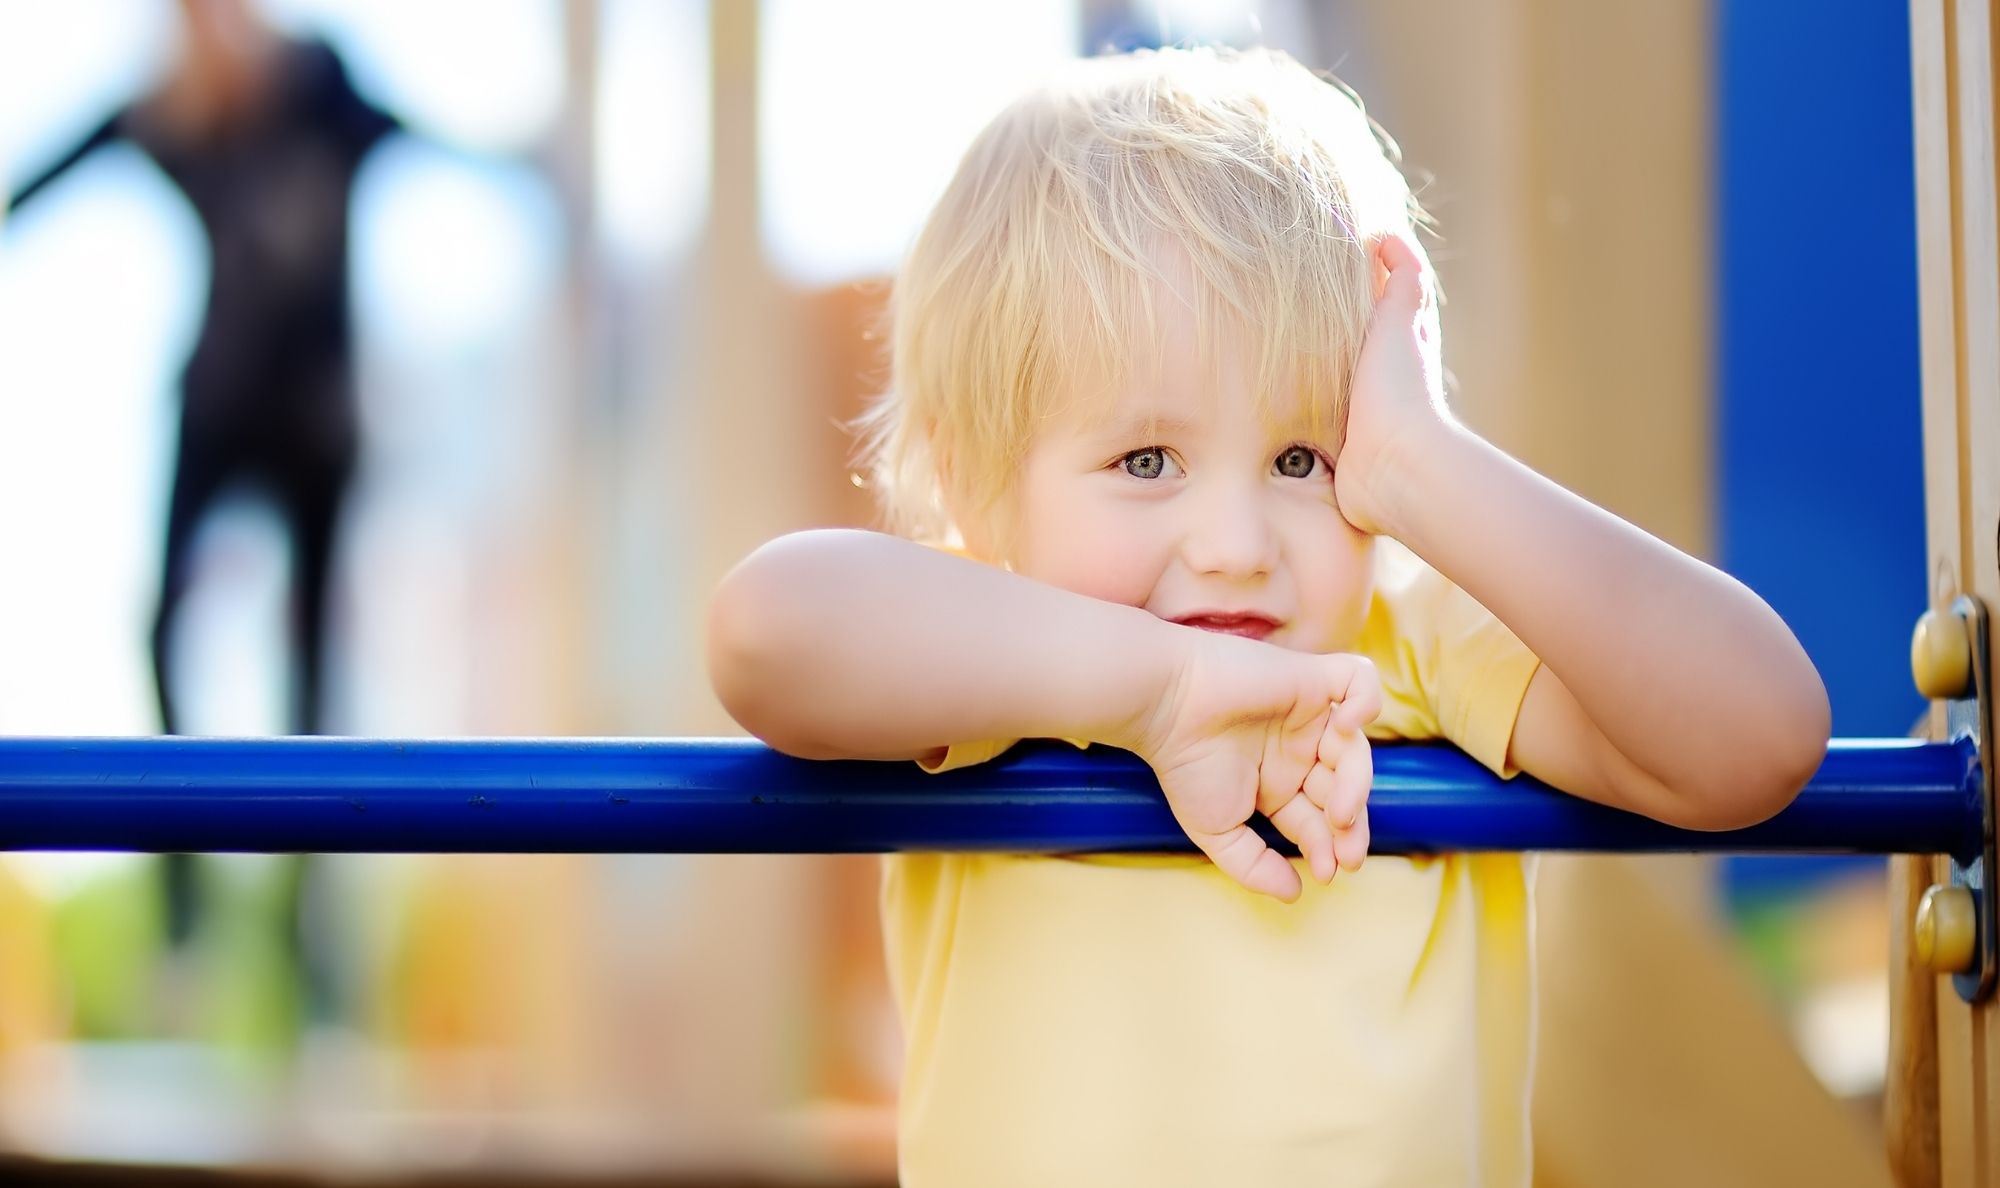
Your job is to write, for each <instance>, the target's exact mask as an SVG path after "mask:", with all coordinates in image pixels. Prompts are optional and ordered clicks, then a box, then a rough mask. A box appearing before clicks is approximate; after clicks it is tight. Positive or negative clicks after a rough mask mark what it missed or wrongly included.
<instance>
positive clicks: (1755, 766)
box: [1705, 677, 1833, 829]
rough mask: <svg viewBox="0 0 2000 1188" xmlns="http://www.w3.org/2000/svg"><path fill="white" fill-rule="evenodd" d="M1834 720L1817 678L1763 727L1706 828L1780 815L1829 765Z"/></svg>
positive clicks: (1730, 826) (1740, 826) (1742, 757)
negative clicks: (1827, 755)
mask: <svg viewBox="0 0 2000 1188" xmlns="http://www.w3.org/2000/svg"><path fill="white" fill-rule="evenodd" d="M1832 720H1833V714H1832V710H1831V709H1830V707H1829V706H1828V704H1827V698H1826V688H1825V686H1823V685H1822V684H1820V682H1819V680H1818V679H1817V677H1815V678H1814V680H1813V681H1812V683H1811V686H1810V689H1809V691H1806V692H1803V693H1801V694H1800V695H1799V696H1796V697H1795V698H1793V699H1791V700H1790V701H1788V702H1787V703H1786V704H1785V705H1783V706H1782V707H1779V712H1777V713H1774V714H1773V715H1771V717H1770V718H1769V719H1768V720H1767V721H1765V722H1764V723H1762V724H1761V727H1760V729H1759V732H1758V734H1757V735H1756V737H1755V738H1754V739H1752V740H1751V743H1750V745H1749V746H1747V747H1745V748H1744V750H1743V753H1742V754H1741V755H1740V756H1739V761H1738V763H1737V764H1736V765H1735V766H1734V768H1733V770H1732V773H1731V775H1730V778H1729V780H1728V787H1729V789H1730V796H1729V800H1728V803H1727V804H1722V805H1716V806H1714V808H1713V810H1712V814H1713V815H1712V817H1711V819H1710V820H1709V821H1707V822H1705V825H1706V827H1708V828H1711V829H1747V828H1749V827H1750V826H1752V825H1756V824H1760V823H1761V822H1763V821H1766V820H1769V819H1770V818H1772V817H1774V816H1776V815H1778V813H1780V812H1782V811H1783V810H1784V809H1785V807H1786V806H1787V805H1789V804H1791V803H1792V801H1794V800H1796V799H1797V798H1798V795H1799V793H1800V792H1801V791H1803V790H1804V788H1805V786H1806V785H1807V784H1808V783H1810V782H1811V780H1812V778H1813V776H1814V775H1815V774H1817V773H1818V771H1819V769H1820V766H1821V764H1823V763H1825V762H1826V747H1827V743H1828V741H1829V738H1830V735H1831V731H1832Z"/></svg>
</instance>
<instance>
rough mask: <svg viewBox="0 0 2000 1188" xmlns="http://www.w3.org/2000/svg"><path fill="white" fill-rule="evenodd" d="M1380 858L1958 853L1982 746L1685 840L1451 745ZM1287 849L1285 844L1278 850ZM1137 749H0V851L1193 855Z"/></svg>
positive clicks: (1877, 755)
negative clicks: (919, 761) (982, 759)
mask: <svg viewBox="0 0 2000 1188" xmlns="http://www.w3.org/2000/svg"><path fill="white" fill-rule="evenodd" d="M1368 812H1369V821H1370V825H1371V827H1372V831H1373V849H1374V851H1375V852H1376V853H1380V854H1411V853H1433V852H1440V851H1477V850H1621V851H1656V850H1725V849H1742V850H1772V851H1806V852H1814V853H1824V852H1857V851H1858V852H1863V853H1877V854H1879V853H1892V852H1902V851H1907V852H1916V853H1932V852H1937V851H1949V852H1953V853H1958V854H1961V855H1963V854H1967V853H1969V852H1971V850H1972V849H1973V848H1974V847H1976V845H1977V843H1978V838H1979V829H1980V813H1981V804H1980V781H1979V770H1978V766H1977V762H1976V758H1975V756H1974V754H1973V751H1972V748H1971V746H1970V744H1951V743H1918V742H1912V741H1908V740H1902V739H1894V740H1887V741H1883V742H1872V743H1871V742H1866V741H1853V740H1847V741H1842V742H1840V743H1837V744H1836V745H1835V746H1834V747H1833V749H1832V751H1831V752H1830V753H1829V754H1828V756H1827V759H1826V762H1825V763H1824V764H1822V765H1821V767H1820V770H1819V772H1818V773H1817V774H1816V775H1815V776H1814V777H1813V779H1812V782H1811V783H1810V784H1809V785H1808V786H1807V788H1806V790H1805V792H1804V793H1803V794H1801V795H1800V797H1799V798H1798V800H1796V801H1795V802H1793V803H1792V805H1791V806H1790V807H1788V808H1786V809H1785V811H1784V812H1782V813H1780V814H1778V815H1777V816H1776V817H1774V818H1772V819H1771V820H1770V821H1767V822H1765V823H1764V824H1762V825H1759V826H1755V827H1753V828H1751V829H1746V830H1741V831H1738V832H1735V833H1726V834H1717V833H1688V832H1684V831H1681V830H1677V829H1673V828H1671V827H1669V826H1665V825H1661V824H1659V823H1657V822H1655V821H1651V820H1648V819H1646V818H1644V817H1639V816H1635V815H1633V814H1630V813H1624V812H1619V811H1617V810H1615V809H1609V808H1605V807H1603V806H1601V805H1595V804H1591V803H1589V802H1587V801H1583V800H1578V799H1576V798H1575V797H1572V796H1565V795H1563V794H1562V793H1559V792H1555V791H1553V790H1551V789H1549V788H1546V787H1544V786H1542V785H1539V784H1537V783H1535V782H1534V781H1533V780H1529V779H1517V780H1514V781H1512V782H1510V783H1506V784H1503V783H1502V782H1501V781H1500V780H1499V779H1497V778H1496V777H1495V776H1494V775H1493V774H1492V773H1491V772H1489V771H1487V770H1486V769H1485V768H1483V767H1480V766H1479V765H1478V764H1476V763H1474V762H1473V761H1472V760H1471V759H1469V758H1467V757H1466V756H1465V755H1464V754H1463V753H1461V752H1459V751H1457V750H1454V749H1452V748H1450V747H1443V746H1415V745H1407V744H1405V745H1398V746H1385V747H1379V748H1377V749H1376V751H1375V789H1374V792H1373V794H1372V796H1371V798H1370V801H1369V810H1368ZM1270 836H1272V837H1273V840H1276V839H1275V835H1270ZM1190 848H1191V847H1190V845H1189V843H1188V840H1187V838H1186V837H1185V836H1184V835H1183V834H1182V833H1181V831H1180V829H1179V828H1178V827H1177V826H1176V825H1175V824H1174V819H1173V815H1172V814H1171V813H1170V812H1169V811H1168V809H1167V806H1166V802H1165V801H1164V800H1163V799H1162V798H1161V796H1160V790H1159V785H1158V783H1156V782H1155V781H1154V779H1153V773H1152V771H1151V769H1149V768H1148V767H1147V766H1146V765H1145V764H1144V763H1142V762H1141V761H1139V760H1138V759H1137V758H1136V757H1134V756H1132V755H1129V754H1127V753H1125V752H1123V751H1113V750H1107V749H1105V748H1102V747H1099V748H1093V749H1092V750H1090V751H1089V752H1087V753H1080V752H1078V751H1077V750H1076V749H1075V748H1073V747H1070V746H1067V745H1065V744H1060V743H1058V744H1038V745H1030V746H1024V747H1021V748H1018V749H1017V750H1016V751H1015V752H1014V753H1012V754H1010V755H1008V756H1006V757H1005V758H1003V759H1001V760H1000V761H998V762H994V763H990V764H983V765H981V766H979V767H976V768H972V769H969V770H966V771H961V772H953V773H951V774H949V775H943V776H927V775H924V774H923V773H922V772H921V771H919V770H918V769H917V766H916V765H915V764H913V763H861V762H840V763H814V762H809V761H807V760H803V759H791V758H787V757H785V756H783V755H779V754H777V753H775V752H773V751H771V750H769V749H768V748H766V747H764V746H762V745H761V744H758V743H754V742H738V741H725V740H716V739H691V740H690V739H675V740H659V741H649V742H640V741H635V740H613V739H605V740H544V741H524V740H504V741H503V740H491V741H453V742H442V741H429V742H418V741H396V740H391V739H323V738H290V739H257V740H238V741H229V740H220V739H203V738H174V737H165V738H142V739H133V738H123V739H19V738H16V739H0V849H97V850H142V851H194V850H222V851H280V852H282V851H302V850H324V851H336V852H355V853H369V852H409V851H475V852H490V853H549V852H556V853H561V852H570V853H627V852H650V853H847V852H869V851H882V850H986V851H998V852H1011V853H1078V852H1093V851H1111V850H1126V851H1134V850H1139V851H1152V850H1188V849H1190Z"/></svg>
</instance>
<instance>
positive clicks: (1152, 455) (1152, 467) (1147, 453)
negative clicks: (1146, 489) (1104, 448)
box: [1118, 446, 1174, 479]
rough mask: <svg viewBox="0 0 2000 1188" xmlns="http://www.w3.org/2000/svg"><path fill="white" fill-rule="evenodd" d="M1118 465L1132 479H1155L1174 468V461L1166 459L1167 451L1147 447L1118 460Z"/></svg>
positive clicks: (1156, 447)
mask: <svg viewBox="0 0 2000 1188" xmlns="http://www.w3.org/2000/svg"><path fill="white" fill-rule="evenodd" d="M1118 465H1119V466H1120V467H1121V468H1123V469H1124V471H1125V473H1126V474H1129V475H1131V476H1132V477H1133V478H1137V479H1156V478H1159V477H1160V476H1161V475H1164V474H1166V473H1167V472H1168V471H1170V470H1172V469H1173V468H1174V460H1173V459H1172V458H1169V457H1167V451H1165V450H1163V449H1161V448H1160V447H1158V446H1148V447H1147V448H1145V449H1143V450H1133V451H1132V452H1131V453H1129V454H1127V455H1125V456H1124V457H1123V458H1120V459H1119V460H1118Z"/></svg>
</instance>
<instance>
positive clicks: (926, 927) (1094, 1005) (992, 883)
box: [882, 541, 1537, 1188]
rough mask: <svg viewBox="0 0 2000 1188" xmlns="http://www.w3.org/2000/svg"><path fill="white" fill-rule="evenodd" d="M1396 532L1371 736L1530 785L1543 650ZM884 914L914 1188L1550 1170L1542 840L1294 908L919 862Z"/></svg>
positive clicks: (1169, 862)
mask: <svg viewBox="0 0 2000 1188" xmlns="http://www.w3.org/2000/svg"><path fill="white" fill-rule="evenodd" d="M1381 545H1382V547H1381V548H1380V549H1378V562H1377V588H1376V595H1375V599H1374V602H1373V604H1372V606H1371V608H1370V611H1369V615H1368V619H1367V624H1366V626H1365V627H1364V629H1363V633H1362V638H1361V642H1360V645H1359V646H1358V648H1357V650H1358V651H1360V652H1362V653H1364V654H1366V655H1367V656H1369V657H1370V658H1371V659H1372V660H1374V661H1375V663H1376V665H1377V666H1378V667H1379V669H1380V671H1381V677H1382V685H1383V693H1384V698H1383V711H1382V715H1381V717H1380V718H1379V719H1378V720H1377V721H1376V723H1375V725H1373V726H1372V727H1370V728H1369V731H1368V733H1369V736H1370V737H1371V738H1381V739H1390V738H1397V739H1426V738H1432V739H1434V738H1443V739H1448V740H1450V741H1451V742H1453V743H1455V744H1457V745H1458V746H1459V747H1461V748H1463V749H1464V750H1465V751H1467V752H1468V753H1470V754H1471V755H1472V756H1473V757H1474V758H1475V759H1477V760H1479V761H1480V762H1481V763H1484V764H1485V765H1486V766H1487V767H1489V768H1492V769H1493V770H1495V771H1498V772H1501V773H1502V774H1508V775H1511V774H1513V773H1512V772H1511V771H1508V770H1507V767H1506V756H1507V746H1508V741H1509V739H1510V738H1511V737H1512V733H1513V727H1514V720H1515V717H1516V715H1517V714H1518V712H1519V710H1520V705H1521V698H1522V696H1523V694H1524V693H1525V692H1526V691H1527V686H1528V681H1529V679H1530V678H1531V677H1532V676H1533V675H1534V671H1535V668H1536V664H1537V661H1536V660H1535V657H1534V656H1533V655H1532V654H1530V653H1529V652H1528V650H1527V649H1526V648H1525V647H1524V646H1523V645H1522V644H1521V642H1520V641H1519V640H1518V639H1516V638H1515V636H1514V635H1513V633H1511V632H1510V631H1508V630H1507V629H1506V627H1504V626H1502V625H1501V624H1500V622H1499V621H1498V620H1497V619H1495V618H1493V616H1492V615H1491V614H1489V613H1488V612H1487V611H1486V610H1485V609H1484V608H1482V607H1481V606H1480V605H1479V604H1478V603H1476V602H1474V601H1473V600H1472V599H1471V598H1470V597H1468V596H1467V595H1466V594H1465V593H1463V592H1462V591H1460V590H1458V589H1457V588H1456V587H1454V586H1452V585H1451V584H1450V583H1449V582H1447V581H1445V579H1444V578H1443V577H1441V576H1439V575H1438V574H1437V572H1436V571H1434V570H1432V569H1430V568H1429V567H1428V566H1426V565H1424V564H1423V563H1422V562H1421V561H1419V560H1417V559H1416V558H1415V557H1414V556H1412V555H1411V554H1410V553H1408V552H1407V551H1405V550H1403V549H1401V548H1400V547H1398V546H1394V545H1392V544H1391V543H1390V542H1388V541H1383V542H1381ZM1010 745H1012V744H1011V743H1007V742H999V743H980V744H973V745H970V746H954V747H952V748H951V750H950V752H949V753H948V754H947V755H946V756H945V758H944V760H943V762H941V763H940V764H939V765H938V768H937V769H938V770H940V771H942V770H947V769H950V768H954V767H962V766H966V765H967V764H970V763H978V762H983V761H985V760H986V759H989V758H991V757H993V756H994V755H997V754H999V753H1000V752H1002V751H1004V750H1006V749H1007V747H1008V746H1010ZM1299 865H1300V868H1301V873H1302V875H1303V874H1304V871H1303V863H1299ZM882 911H883V925H884V935H885V939H886V943H887V947H888V956H889V974H890V981H891V983H892V986H893V988H894V990H895V993H896V999H897V1005H898V1008H899V1010H900V1011H901V1014H902V1021H903V1033H904V1036H905V1039H906V1055H905V1064H904V1075H903V1087H902V1096H901V1102H900V1118H899V1126H898V1132H899V1148H900V1164H901V1173H902V1183H903V1185H904V1186H905V1188H930V1186H933V1185H954V1186H962V1185H986V1184H993V1185H1008V1186H1014V1185H1026V1184H1033V1185H1038V1186H1046V1185H1064V1184H1077V1185H1112V1184H1134V1185H1148V1186H1155V1185H1177V1184H1189V1185H1195V1184H1200V1185H1234V1184H1252V1183H1272V1184H1280V1183H1282V1184H1338V1185H1390V1184H1394V1185H1425V1186H1431V1185H1446V1184H1449V1185H1462V1184H1483V1185H1509V1186H1512V1185H1525V1184H1527V1183H1528V1169H1529V1162H1528V1110H1527V1104H1528V1077H1529V1052H1530V1048H1531V1032H1532V1017H1531V1011H1532V1003H1533V996H1532V994H1531V987H1530V984H1529V976H1530V961H1529V943H1530V935H1531V927H1530V919H1529V901H1528V894H1527V880H1526V872H1525V870H1524V866H1523V861H1522V859H1521V858H1520V857H1519V856H1516V855H1446V856H1441V857H1437V858H1423V859H1396V858H1387V857H1375V858H1371V859H1369V861H1368V863H1367V865H1365V866H1364V867H1363V868H1362V869H1361V870H1360V871H1358V872H1355V873H1352V874H1347V873H1343V874H1341V875H1339V876H1338V877H1336V878H1335V879H1334V881H1333V883H1332V884H1331V885H1330V886H1327V887H1321V886H1319V885H1318V884H1316V883H1314V882H1312V881H1311V880H1310V878H1309V877H1306V879H1305V893H1304V895H1303V896H1302V897H1301V898H1300V899H1299V901H1298V902H1297V903H1294V904H1289V905H1287V904H1282V903H1279V902H1277V901H1275V900H1272V899H1269V898H1267V897H1263V896H1258V895H1253V894H1251V893H1249V892H1247V891H1245V890H1243V889H1242V888H1240V887H1238V886H1237V885H1236V884H1235V883H1233V882H1231V881H1230V880H1229V879H1228V878H1227V877H1226V876H1224V875H1222V874H1221V873H1220V872H1219V871H1218V870H1216V869H1215V868H1214V867H1213V866H1211V865H1210V864H1209V863H1208V861H1207V860H1206V859H1205V858H1201V857H1198V856H1195V857H1184V856H1165V855H1161V856H1109V855H1103V856H1078V857H1026V856H1013V855H993V854H908V855H897V856H893V857H891V858H890V859H889V860H888V864H887V871H886V878H885V881H884V884H883V898H882Z"/></svg>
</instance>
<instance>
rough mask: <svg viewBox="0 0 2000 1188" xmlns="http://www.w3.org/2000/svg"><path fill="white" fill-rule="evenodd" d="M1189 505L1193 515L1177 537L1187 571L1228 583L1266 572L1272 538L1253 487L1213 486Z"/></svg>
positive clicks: (1272, 559) (1272, 551) (1273, 548)
mask: <svg viewBox="0 0 2000 1188" xmlns="http://www.w3.org/2000/svg"><path fill="white" fill-rule="evenodd" d="M1190 502H1191V503H1193V504H1194V505H1195V506H1194V507H1193V508H1192V509H1191V510H1192V512H1193V514H1192V515H1191V516H1190V518H1189V521H1188V524H1187V527H1186V529H1185V531H1184V532H1183V534H1182V537H1181V557H1182V559H1183V560H1184V561H1186V563H1187V565H1188V568H1190V569H1192V570H1193V571H1194V572H1196V573H1206V574H1215V575H1217V576H1221V577H1229V578H1248V577H1261V576H1263V575H1265V574H1268V573H1269V572H1270V571H1271V567H1272V565H1273V564H1274V563H1275V560H1276V557H1275V554H1276V552H1277V536H1276V534H1275V533H1274V532H1273V531H1272V528H1271V523H1270V516H1269V514H1268V509H1267V508H1266V507H1265V506H1264V502H1263V500H1262V499H1261V498H1260V497H1259V493H1258V491H1257V490H1256V488H1255V486H1254V485H1252V484H1247V483H1229V484H1221V483H1218V484H1215V485H1214V486H1212V487H1209V488H1207V489H1205V490H1202V491H1200V492H1198V493H1196V497H1195V498H1194V499H1192V500H1190Z"/></svg>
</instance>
